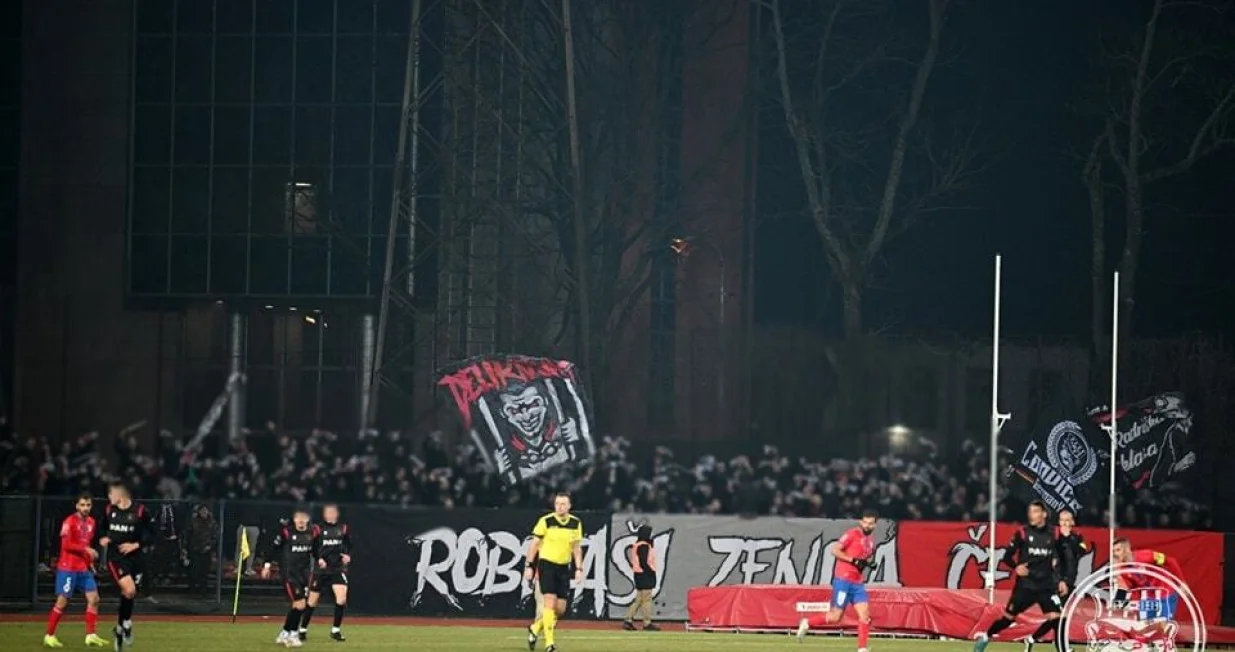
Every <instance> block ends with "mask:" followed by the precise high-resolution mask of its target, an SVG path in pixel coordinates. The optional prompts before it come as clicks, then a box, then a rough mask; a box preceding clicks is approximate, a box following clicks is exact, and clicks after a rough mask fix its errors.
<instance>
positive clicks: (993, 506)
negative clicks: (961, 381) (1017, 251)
mask: <svg viewBox="0 0 1235 652" xmlns="http://www.w3.org/2000/svg"><path fill="white" fill-rule="evenodd" d="M1002 286H1003V256H1001V255H998V254H996V256H995V334H994V337H993V338H992V339H991V441H990V455H991V466H990V478H989V482H990V487H989V488H988V495H987V498H988V500H989V501H990V506H989V510H990V513H989V514H988V516H989V517H990V522H989V523H987V526H986V532H987V537H988V541H989V544H988V545H989V547H988V549H987V551H986V552H987V564H988V568H987V572H986V588H987V598H986V599H987V601H988V602H990V603H991V604H994V603H995V569H996V568H997V567H998V561H999V560H998V559H996V558H995V548H996V543H995V522H996V521H997V520H998V518H999V514H998V507H999V498H998V493H999V431H1000V430H1002V429H1003V425H1004V424H1005V423H1007V421H1008V419H1010V418H1012V415H1011V414H1010V413H1009V414H1001V413H1000V412H999V313H1000V308H1001V302H1002V300H1003V296H1002Z"/></svg>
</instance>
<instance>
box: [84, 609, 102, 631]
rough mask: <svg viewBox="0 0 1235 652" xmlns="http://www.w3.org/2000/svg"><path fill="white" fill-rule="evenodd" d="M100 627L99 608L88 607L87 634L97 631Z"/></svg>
mask: <svg viewBox="0 0 1235 652" xmlns="http://www.w3.org/2000/svg"><path fill="white" fill-rule="evenodd" d="M98 627H99V608H98V607H86V635H87V636H89V635H90V634H93V633H95V632H96V631H98Z"/></svg>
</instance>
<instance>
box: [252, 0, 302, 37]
mask: <svg viewBox="0 0 1235 652" xmlns="http://www.w3.org/2000/svg"><path fill="white" fill-rule="evenodd" d="M295 7H296V3H295V0H257V33H258V34H290V33H291V32H292V16H293V14H294V11H295Z"/></svg>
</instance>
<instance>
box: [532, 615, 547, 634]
mask: <svg viewBox="0 0 1235 652" xmlns="http://www.w3.org/2000/svg"><path fill="white" fill-rule="evenodd" d="M544 618H545V617H544V616H543V615H542V616H541V617H540V618H537V619H536V622H533V623H532V633H533V634H535V635H537V636H540V633H541V632H542V631H544V629H545V620H544Z"/></svg>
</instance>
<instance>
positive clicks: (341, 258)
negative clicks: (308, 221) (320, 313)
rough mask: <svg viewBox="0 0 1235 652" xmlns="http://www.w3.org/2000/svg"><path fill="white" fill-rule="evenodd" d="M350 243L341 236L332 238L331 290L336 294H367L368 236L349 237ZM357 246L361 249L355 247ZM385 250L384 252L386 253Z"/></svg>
mask: <svg viewBox="0 0 1235 652" xmlns="http://www.w3.org/2000/svg"><path fill="white" fill-rule="evenodd" d="M348 242H349V243H350V244H344V242H343V240H342V239H341V238H332V245H333V246H332V250H331V251H332V256H333V258H332V260H331V265H330V292H331V294H334V295H343V296H361V295H364V294H366V287H365V286H366V283H367V282H368V272H369V258H368V257H369V256H370V255H376V254H370V253H369V251H368V248H367V246H366V245H367V242H368V240H367V238H364V237H359V238H357V237H351V238H348ZM353 246H355V247H357V248H358V249H359V250H356V249H354V248H353ZM384 254H385V252H382V255H384Z"/></svg>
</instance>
